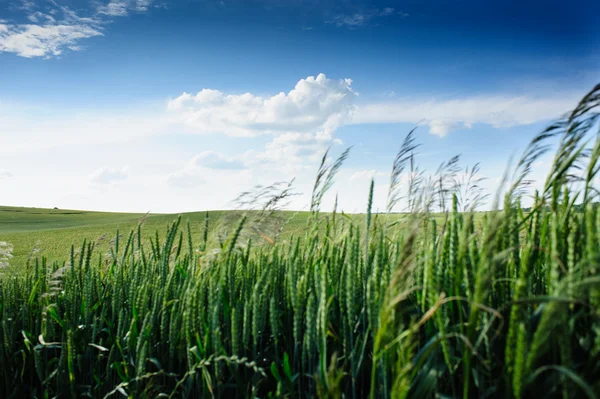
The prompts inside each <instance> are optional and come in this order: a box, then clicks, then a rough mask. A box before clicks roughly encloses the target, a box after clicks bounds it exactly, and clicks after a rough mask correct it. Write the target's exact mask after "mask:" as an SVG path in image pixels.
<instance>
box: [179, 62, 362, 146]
mask: <svg viewBox="0 0 600 399" xmlns="http://www.w3.org/2000/svg"><path fill="white" fill-rule="evenodd" d="M351 84H352V80H350V79H341V80H334V79H328V78H327V77H326V76H325V75H324V74H322V73H321V74H319V75H318V76H317V77H316V78H315V77H314V76H309V77H308V78H306V79H301V80H300V81H298V83H297V84H296V86H295V87H294V89H292V90H290V91H289V92H288V93H284V92H281V93H279V94H276V95H273V96H270V97H262V96H256V95H253V94H251V93H245V94H225V93H222V92H221V91H219V90H212V89H203V90H201V91H199V92H198V93H196V94H189V93H183V94H182V95H180V96H179V97H176V98H174V99H171V100H170V101H169V103H168V109H169V110H170V111H171V112H172V114H173V115H175V116H176V117H177V119H178V120H179V121H181V122H182V123H184V124H186V125H187V126H190V127H192V128H193V129H195V131H198V132H220V133H224V134H227V135H231V136H246V137H253V136H257V135H260V134H279V133H290V132H291V133H308V132H315V131H318V130H322V131H333V130H335V129H336V128H338V127H339V126H340V125H342V124H343V123H346V122H347V121H348V120H349V119H350V118H351V116H352V112H353V111H354V108H355V107H354V101H355V98H356V96H357V94H356V93H355V92H354V90H352V87H351Z"/></svg>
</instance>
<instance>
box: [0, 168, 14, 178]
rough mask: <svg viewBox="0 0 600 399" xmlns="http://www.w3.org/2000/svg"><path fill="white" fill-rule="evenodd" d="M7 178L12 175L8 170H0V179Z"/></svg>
mask: <svg viewBox="0 0 600 399" xmlns="http://www.w3.org/2000/svg"><path fill="white" fill-rule="evenodd" d="M9 177H12V173H10V172H9V171H8V170H5V169H0V179H8V178H9Z"/></svg>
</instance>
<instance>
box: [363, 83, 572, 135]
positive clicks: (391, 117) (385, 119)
mask: <svg viewBox="0 0 600 399" xmlns="http://www.w3.org/2000/svg"><path fill="white" fill-rule="evenodd" d="M577 98H578V95H577V94H569V93H566V94H563V95H561V96H554V97H548V98H534V97H528V96H510V95H492V96H473V97H466V98H458V99H451V100H426V101H423V100H418V99H410V100H404V101H394V102H381V103H374V104H366V105H363V106H360V107H359V108H358V109H357V110H356V112H355V114H354V118H353V119H352V123H355V124H361V123H414V124H425V125H428V126H429V131H430V133H431V134H435V135H438V136H444V135H446V134H448V133H449V132H451V131H453V130H456V129H459V128H466V129H469V128H471V127H472V126H473V125H474V124H476V123H483V124H489V125H491V126H493V127H495V128H505V127H513V126H520V125H529V124H533V123H538V122H544V121H548V120H552V119H555V118H558V117H560V116H561V115H562V114H563V113H564V112H566V111H568V110H569V109H570V108H571V107H572V106H573V104H576V103H577Z"/></svg>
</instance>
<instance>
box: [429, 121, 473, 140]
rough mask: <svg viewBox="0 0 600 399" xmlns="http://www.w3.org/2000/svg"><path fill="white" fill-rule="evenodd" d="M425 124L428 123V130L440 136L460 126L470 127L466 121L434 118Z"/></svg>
mask: <svg viewBox="0 0 600 399" xmlns="http://www.w3.org/2000/svg"><path fill="white" fill-rule="evenodd" d="M427 124H428V125H429V132H430V133H431V134H433V135H435V136H440V137H444V136H446V135H447V134H448V133H450V132H452V131H454V130H457V129H460V128H467V129H470V128H471V124H470V123H468V122H457V121H452V120H447V119H446V120H444V119H434V120H432V121H429V122H428V123H427Z"/></svg>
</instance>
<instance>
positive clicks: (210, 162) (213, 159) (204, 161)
mask: <svg viewBox="0 0 600 399" xmlns="http://www.w3.org/2000/svg"><path fill="white" fill-rule="evenodd" d="M191 162H192V163H193V164H194V165H197V166H201V167H205V168H210V169H243V168H244V163H243V162H242V161H240V160H238V159H235V158H230V157H226V156H225V155H223V154H221V153H218V152H215V151H203V152H201V153H200V154H198V155H196V156H195V157H194V158H193V159H192V161H191Z"/></svg>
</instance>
